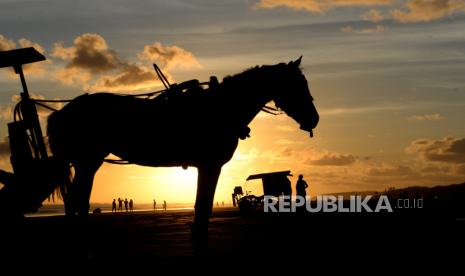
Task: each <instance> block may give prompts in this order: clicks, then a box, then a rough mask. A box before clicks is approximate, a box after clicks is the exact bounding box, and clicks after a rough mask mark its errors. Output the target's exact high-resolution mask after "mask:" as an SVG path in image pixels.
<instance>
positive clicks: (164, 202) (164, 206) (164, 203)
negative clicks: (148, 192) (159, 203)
mask: <svg viewBox="0 0 465 276" xmlns="http://www.w3.org/2000/svg"><path fill="white" fill-rule="evenodd" d="M163 210H165V211H166V200H163Z"/></svg>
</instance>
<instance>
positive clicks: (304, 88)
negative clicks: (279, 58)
mask: <svg viewBox="0 0 465 276" xmlns="http://www.w3.org/2000/svg"><path fill="white" fill-rule="evenodd" d="M301 61H302V57H300V58H298V59H297V60H295V61H291V62H289V63H288V64H279V65H278V66H279V70H278V71H279V74H278V76H277V79H278V80H279V81H277V82H276V83H277V84H276V86H274V90H275V92H274V93H273V98H272V100H273V101H274V102H275V104H276V107H278V108H279V109H281V110H283V111H284V112H285V113H286V114H287V115H288V116H290V117H291V118H293V119H294V120H295V121H296V122H297V123H299V124H300V129H302V130H305V131H308V132H309V133H310V136H311V137H312V136H313V132H312V130H313V129H314V128H315V127H316V125H317V124H318V121H319V115H318V112H317V110H316V107H315V105H314V104H313V97H312V95H311V94H310V89H309V88H308V82H307V79H306V78H305V76H304V74H302V71H301V70H300V68H299V66H300V63H301Z"/></svg>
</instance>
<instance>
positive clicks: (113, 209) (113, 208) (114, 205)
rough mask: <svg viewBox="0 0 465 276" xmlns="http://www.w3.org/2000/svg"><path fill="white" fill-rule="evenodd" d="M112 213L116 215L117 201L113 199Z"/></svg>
mask: <svg viewBox="0 0 465 276" xmlns="http://www.w3.org/2000/svg"><path fill="white" fill-rule="evenodd" d="M111 212H112V213H113V212H115V213H116V199H114V198H113V202H112V203H111Z"/></svg>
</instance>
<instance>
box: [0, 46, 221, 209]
mask: <svg viewBox="0 0 465 276" xmlns="http://www.w3.org/2000/svg"><path fill="white" fill-rule="evenodd" d="M45 59H46V58H45V56H43V55H42V54H41V53H39V52H38V51H37V50H35V49H34V48H33V47H29V48H22V49H14V50H9V51H0V68H5V67H13V69H14V72H15V73H16V74H17V75H19V78H20V81H21V85H22V92H21V93H20V96H21V97H20V101H19V102H18V103H17V104H16V106H15V108H14V116H13V122H10V123H8V144H9V149H10V153H11V158H10V161H11V167H12V170H13V172H7V171H4V170H0V183H1V184H3V187H1V186H2V185H0V187H1V188H0V218H22V217H23V215H24V213H32V212H36V211H37V210H38V209H39V208H40V207H41V206H42V203H43V202H44V201H45V200H46V199H47V198H50V197H53V196H54V194H55V193H54V191H55V190H56V189H60V193H57V194H59V195H62V196H66V193H67V192H68V191H67V189H69V186H70V182H71V177H72V176H71V168H70V164H69V162H65V161H63V160H60V159H58V158H55V157H54V156H52V154H51V153H50V150H49V149H48V146H47V143H46V139H44V135H43V132H42V128H41V125H40V118H39V114H38V112H37V106H40V107H41V108H48V109H50V110H52V111H56V109H54V108H52V107H50V106H48V105H46V103H53V102H69V100H63V101H61V100H38V99H33V98H31V96H30V94H29V91H28V87H27V84H26V80H25V77H24V72H23V66H24V65H27V64H30V63H35V62H39V61H44V60H45ZM154 68H155V71H156V73H157V74H158V77H159V78H160V80H161V81H162V83H163V84H164V85H165V87H166V89H164V90H160V91H156V92H151V93H145V94H137V95H131V96H134V97H139V98H146V99H149V98H150V97H153V96H157V97H160V98H168V97H175V96H176V94H179V93H182V92H184V91H187V90H189V89H191V90H193V89H202V86H203V85H208V86H209V88H210V89H213V88H215V85H217V84H218V81H217V79H216V77H211V79H210V82H205V83H200V82H199V81H198V80H190V81H186V82H183V83H180V84H170V83H169V82H168V80H167V78H166V77H165V76H164V75H163V73H162V72H161V70H160V69H159V68H158V66H157V65H156V64H154ZM161 95H163V97H161ZM7 146H8V145H7ZM105 161H107V162H109V163H115V164H127V163H128V162H127V161H126V160H107V159H105ZM63 200H64V201H65V205H66V198H63Z"/></svg>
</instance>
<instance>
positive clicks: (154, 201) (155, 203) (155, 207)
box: [153, 199, 157, 210]
mask: <svg viewBox="0 0 465 276" xmlns="http://www.w3.org/2000/svg"><path fill="white" fill-rule="evenodd" d="M153 210H157V201H156V200H155V199H154V200H153Z"/></svg>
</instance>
